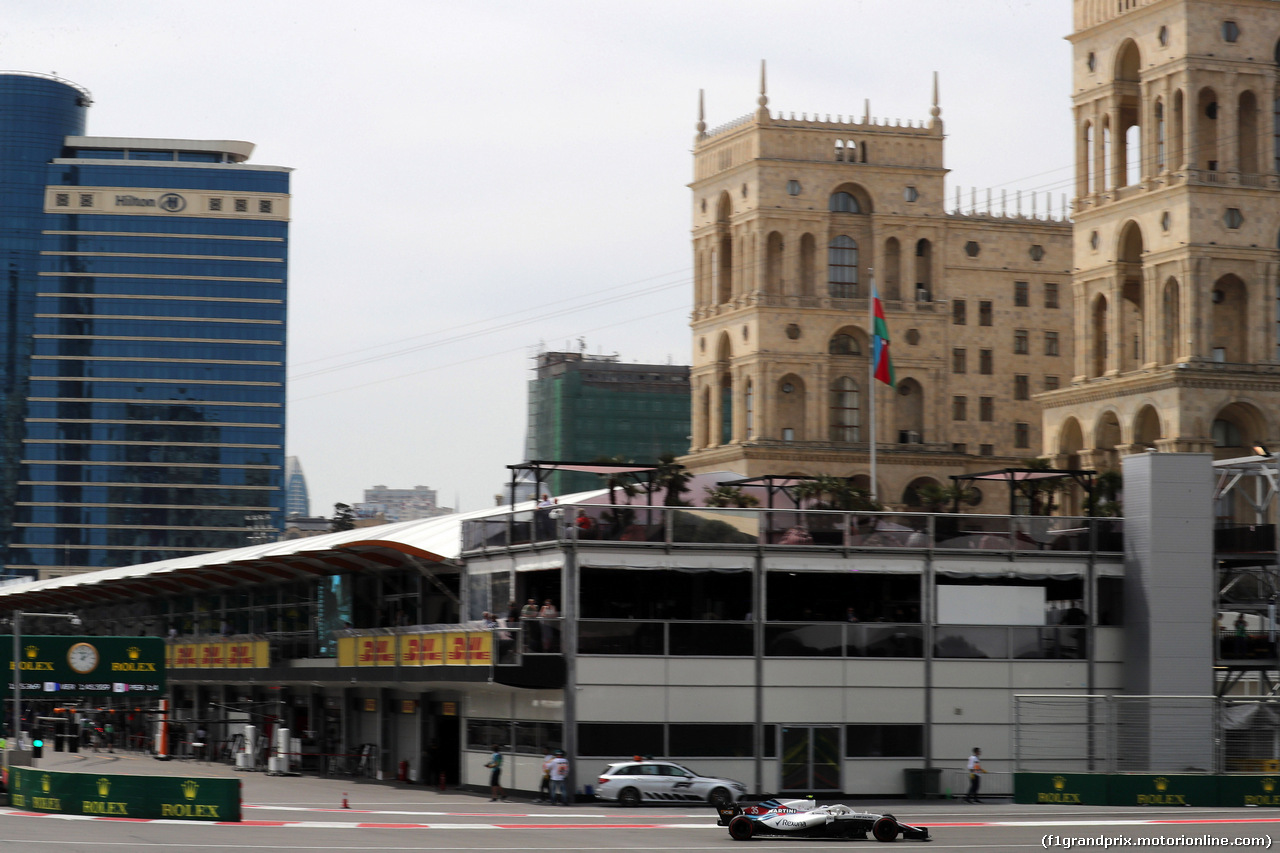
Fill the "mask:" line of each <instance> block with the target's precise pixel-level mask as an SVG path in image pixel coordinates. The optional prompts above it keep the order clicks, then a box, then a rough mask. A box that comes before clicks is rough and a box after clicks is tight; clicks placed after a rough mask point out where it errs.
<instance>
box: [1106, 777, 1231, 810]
mask: <svg viewBox="0 0 1280 853" xmlns="http://www.w3.org/2000/svg"><path fill="white" fill-rule="evenodd" d="M1109 790H1110V795H1109V796H1110V799H1111V805H1113V806H1216V805H1218V777H1216V776H1193V775H1190V774H1186V775H1184V774H1178V773H1163V774H1158V775H1153V774H1135V775H1129V774H1116V775H1113V776H1112V777H1111V782H1110V784H1109Z"/></svg>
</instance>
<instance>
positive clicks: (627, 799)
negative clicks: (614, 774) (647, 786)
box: [618, 788, 640, 806]
mask: <svg viewBox="0 0 1280 853" xmlns="http://www.w3.org/2000/svg"><path fill="white" fill-rule="evenodd" d="M618 805H620V806H638V805H640V792H639V791H637V790H636V789H635V788H623V789H622V790H621V791H619V792H618Z"/></svg>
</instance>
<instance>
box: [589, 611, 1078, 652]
mask: <svg viewBox="0 0 1280 853" xmlns="http://www.w3.org/2000/svg"><path fill="white" fill-rule="evenodd" d="M1088 639H1089V629H1088V628H1085V627H1083V626H1049V625H1046V626H1023V625H1011V626H1003V625H999V626H989V625H939V626H937V627H936V628H935V629H934V643H933V656H934V657H935V658H980V659H1003V660H1084V659H1086V658H1087V657H1088ZM924 649H925V633H924V626H923V625H921V624H920V623H918V622H917V623H893V622H849V623H846V622H768V623H766V624H765V626H764V656H765V657H835V658H923V657H924ZM578 653H579V654H583V655H625V656H647V655H653V656H672V657H682V656H705V657H752V656H754V655H755V635H754V631H753V625H752V623H750V622H723V621H716V622H708V621H703V622H697V621H661V620H642V619H626V620H616V619H582V620H580V621H579V622H578Z"/></svg>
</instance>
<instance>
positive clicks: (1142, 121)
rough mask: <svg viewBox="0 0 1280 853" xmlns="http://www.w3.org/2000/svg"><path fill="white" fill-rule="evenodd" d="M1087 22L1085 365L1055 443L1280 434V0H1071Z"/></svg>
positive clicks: (1245, 445) (1229, 453)
mask: <svg viewBox="0 0 1280 853" xmlns="http://www.w3.org/2000/svg"><path fill="white" fill-rule="evenodd" d="M1074 30H1075V31H1074V33H1073V34H1072V36H1071V38H1070V41H1071V43H1072V45H1073V54H1074V61H1073V84H1072V93H1073V99H1074V112H1075V141H1076V157H1075V229H1074V262H1073V265H1072V266H1073V269H1074V273H1073V277H1072V289H1073V303H1074V313H1075V339H1076V346H1075V369H1074V371H1073V374H1074V375H1073V377H1072V379H1071V384H1070V386H1066V387H1063V388H1062V389H1061V390H1059V391H1057V392H1054V393H1051V394H1048V395H1046V396H1045V397H1043V398H1041V399H1042V401H1043V403H1044V440H1045V446H1044V450H1045V452H1046V453H1047V454H1050V455H1054V456H1055V457H1056V460H1057V463H1058V464H1059V465H1060V466H1062V467H1096V468H1100V469H1116V468H1118V467H1119V457H1121V456H1123V455H1125V454H1129V453H1135V452H1143V451H1146V450H1148V449H1155V450H1160V451H1179V452H1188V451H1211V452H1213V453H1214V455H1215V457H1216V458H1231V457H1240V456H1247V455H1250V454H1251V453H1252V447H1253V446H1254V445H1257V444H1263V445H1271V446H1275V445H1276V444H1277V437H1278V433H1277V427H1276V424H1275V417H1274V413H1275V411H1276V410H1277V407H1278V406H1280V355H1278V354H1277V345H1278V343H1280V341H1278V340H1277V335H1276V331H1275V330H1276V322H1277V302H1276V297H1277V291H1276V287H1277V272H1278V269H1280V268H1278V266H1277V262H1278V261H1280V251H1278V250H1277V245H1278V243H1277V239H1278V229H1280V225H1278V224H1277V223H1278V222H1280V183H1278V177H1277V168H1276V164H1277V157H1280V149H1277V147H1276V142H1275V140H1276V137H1275V136H1274V135H1273V128H1274V127H1275V124H1274V122H1275V117H1274V116H1275V111H1274V109H1273V107H1272V105H1274V104H1275V103H1276V96H1277V89H1276V79H1277V78H1276V63H1277V61H1278V60H1280V4H1277V3H1275V2H1264V0H1231V2H1223V1H1222V0H1126V2H1124V3H1115V2H1099V1H1098V0H1075V7H1074ZM1220 509H1221V510H1223V511H1229V510H1226V508H1220Z"/></svg>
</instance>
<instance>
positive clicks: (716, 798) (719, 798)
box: [707, 788, 733, 808]
mask: <svg viewBox="0 0 1280 853" xmlns="http://www.w3.org/2000/svg"><path fill="white" fill-rule="evenodd" d="M707 802H709V803H711V805H713V806H715V807H716V808H721V807H722V806H727V805H731V804H732V803H733V795H732V794H730V793H729V789H728V788H716V789H715V790H714V791H712V792H711V796H709V797H707Z"/></svg>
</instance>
